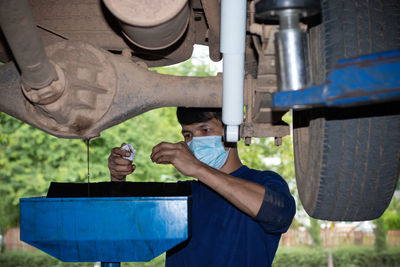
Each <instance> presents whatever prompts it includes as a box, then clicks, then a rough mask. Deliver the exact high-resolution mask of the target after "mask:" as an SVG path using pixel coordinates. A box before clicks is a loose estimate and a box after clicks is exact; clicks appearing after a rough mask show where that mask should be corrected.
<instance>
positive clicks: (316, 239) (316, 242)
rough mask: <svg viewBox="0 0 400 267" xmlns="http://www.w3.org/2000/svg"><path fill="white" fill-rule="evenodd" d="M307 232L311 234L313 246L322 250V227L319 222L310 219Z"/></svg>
mask: <svg viewBox="0 0 400 267" xmlns="http://www.w3.org/2000/svg"><path fill="white" fill-rule="evenodd" d="M307 231H308V232H309V233H310V236H311V240H312V246H313V247H316V248H321V247H322V242H321V236H320V233H321V227H320V225H319V221H318V220H317V219H314V218H311V217H310V226H309V227H308V228H307Z"/></svg>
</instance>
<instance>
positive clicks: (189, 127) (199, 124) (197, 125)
mask: <svg viewBox="0 0 400 267" xmlns="http://www.w3.org/2000/svg"><path fill="white" fill-rule="evenodd" d="M207 126H220V127H222V122H220V121H219V120H217V119H215V118H212V119H211V120H208V121H205V122H195V123H192V124H186V125H182V131H190V130H194V129H198V128H202V127H207Z"/></svg>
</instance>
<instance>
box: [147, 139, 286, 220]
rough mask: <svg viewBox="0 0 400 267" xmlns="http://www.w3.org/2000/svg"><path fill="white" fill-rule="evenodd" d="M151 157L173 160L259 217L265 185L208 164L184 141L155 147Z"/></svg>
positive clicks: (185, 173) (186, 171) (159, 162)
mask: <svg viewBox="0 0 400 267" xmlns="http://www.w3.org/2000/svg"><path fill="white" fill-rule="evenodd" d="M151 159H152V161H153V162H156V163H158V164H172V165H174V167H175V168H176V169H177V170H178V171H180V172H181V173H182V174H184V175H186V176H192V177H195V178H197V179H199V180H200V181H201V182H203V183H204V184H206V185H208V186H209V187H211V188H212V189H213V190H215V191H216V192H217V193H219V194H220V195H221V196H223V197H224V198H225V199H226V200H228V201H229V202H231V203H232V204H233V205H234V206H236V207H237V208H238V209H239V210H241V211H242V212H244V213H246V214H247V215H249V216H251V217H256V216H257V215H258V214H259V212H260V208H261V207H262V206H263V205H264V202H265V198H264V196H265V191H266V188H265V187H264V186H262V185H259V184H257V183H253V182H250V181H247V180H244V179H240V178H237V177H233V176H231V175H229V174H226V173H224V172H221V171H219V170H216V169H214V168H211V167H209V166H208V165H206V164H204V163H202V162H201V161H199V160H198V159H196V158H195V157H194V155H193V154H192V152H191V151H190V149H189V148H188V146H187V145H186V143H185V142H180V143H176V144H171V143H161V144H159V145H157V146H155V147H154V148H153V151H152V155H151ZM279 203H280V202H276V201H275V202H269V203H267V205H279ZM263 210H267V209H263Z"/></svg>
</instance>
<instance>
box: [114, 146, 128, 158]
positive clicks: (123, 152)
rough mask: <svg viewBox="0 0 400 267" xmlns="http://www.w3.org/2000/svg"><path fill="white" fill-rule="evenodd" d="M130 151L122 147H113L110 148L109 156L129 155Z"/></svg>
mask: <svg viewBox="0 0 400 267" xmlns="http://www.w3.org/2000/svg"><path fill="white" fill-rule="evenodd" d="M129 155H130V153H129V152H128V151H126V150H125V149H122V148H120V147H114V148H113V149H112V150H111V156H120V157H123V156H125V157H129Z"/></svg>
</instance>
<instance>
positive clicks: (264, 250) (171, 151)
mask: <svg viewBox="0 0 400 267" xmlns="http://www.w3.org/2000/svg"><path fill="white" fill-rule="evenodd" d="M177 117H178V121H179V123H180V124H181V126H182V135H183V137H184V139H185V141H184V142H179V143H165V142H164V143H160V144H158V145H156V146H155V147H154V148H153V150H152V153H151V156H150V157H151V159H152V161H153V162H155V163H157V164H172V165H173V166H174V167H175V168H176V169H177V170H178V171H179V172H181V173H182V174H184V175H186V176H190V177H194V178H197V180H198V181H192V182H191V183H192V217H191V219H192V220H191V222H192V234H191V237H190V238H189V239H188V240H187V241H186V242H184V243H182V244H180V245H178V246H177V247H175V248H174V249H172V250H171V251H168V252H167V258H166V266H189V267H193V266H249V267H255V266H270V265H271V264H272V261H273V258H274V256H275V252H276V249H277V247H278V243H279V240H280V236H281V234H282V233H284V232H286V231H287V229H288V228H289V226H290V224H291V222H292V219H293V216H294V214H295V202H294V199H293V197H292V196H291V195H290V192H289V189H288V186H287V184H286V182H285V181H284V180H283V179H282V178H281V177H280V176H279V175H278V174H276V173H274V172H271V171H258V170H252V169H249V168H248V167H246V166H244V165H242V163H241V161H240V158H239V155H238V151H237V147H236V144H232V143H223V141H222V136H223V132H224V126H223V123H222V120H221V109H205V108H204V109H203V108H178V109H177ZM128 155H129V153H128V152H126V151H124V150H122V149H120V148H113V150H112V152H111V155H110V157H109V160H108V166H109V169H110V174H111V180H112V181H124V180H125V177H126V175H128V174H130V173H132V172H133V171H134V169H135V166H133V165H132V164H131V163H130V162H129V161H128V160H125V159H123V158H122V156H128Z"/></svg>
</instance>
